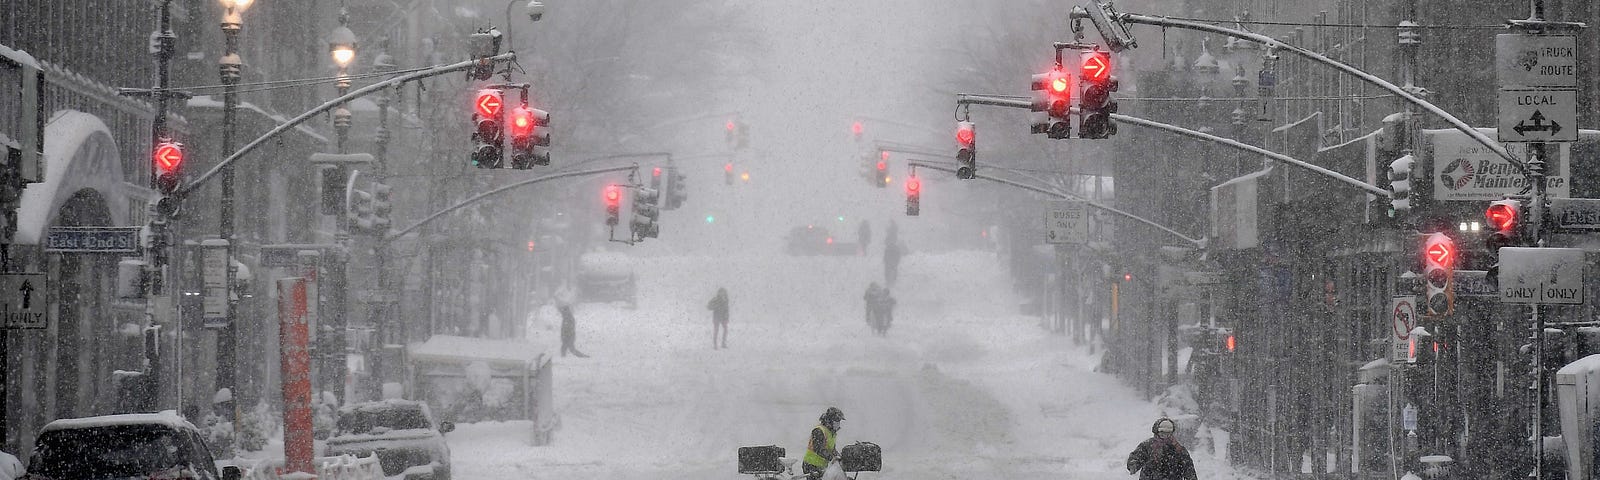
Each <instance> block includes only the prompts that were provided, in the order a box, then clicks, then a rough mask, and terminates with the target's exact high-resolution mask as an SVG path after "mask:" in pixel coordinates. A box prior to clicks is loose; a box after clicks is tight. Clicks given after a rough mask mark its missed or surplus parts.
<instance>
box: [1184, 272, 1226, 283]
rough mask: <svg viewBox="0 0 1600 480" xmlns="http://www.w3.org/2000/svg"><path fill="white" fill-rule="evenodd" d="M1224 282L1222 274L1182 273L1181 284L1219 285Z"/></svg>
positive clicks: (1224, 278)
mask: <svg viewBox="0 0 1600 480" xmlns="http://www.w3.org/2000/svg"><path fill="white" fill-rule="evenodd" d="M1226 281H1227V278H1226V277H1224V276H1223V275H1222V272H1197V271H1189V272H1183V283H1187V284H1189V285H1220V284H1222V283H1224V282H1226Z"/></svg>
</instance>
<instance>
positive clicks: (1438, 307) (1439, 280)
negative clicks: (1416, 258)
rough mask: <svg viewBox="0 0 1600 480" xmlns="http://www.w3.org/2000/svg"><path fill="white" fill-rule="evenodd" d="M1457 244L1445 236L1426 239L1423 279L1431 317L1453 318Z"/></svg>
mask: <svg viewBox="0 0 1600 480" xmlns="http://www.w3.org/2000/svg"><path fill="white" fill-rule="evenodd" d="M1455 266H1456V243H1455V240H1452V239H1450V237H1449V236H1446V235H1445V234H1443V233H1430V234H1428V235H1426V236H1424V237H1423V243H1422V278H1423V284H1424V287H1425V288H1424V290H1425V294H1426V298H1425V300H1426V302H1425V304H1426V306H1427V312H1428V316H1433V317H1438V316H1444V315H1449V314H1450V313H1451V312H1452V311H1453V310H1454V309H1455Z"/></svg>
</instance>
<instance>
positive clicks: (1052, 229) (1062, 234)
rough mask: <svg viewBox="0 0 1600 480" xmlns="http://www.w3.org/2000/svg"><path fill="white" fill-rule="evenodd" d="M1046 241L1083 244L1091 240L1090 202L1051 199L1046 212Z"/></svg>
mask: <svg viewBox="0 0 1600 480" xmlns="http://www.w3.org/2000/svg"><path fill="white" fill-rule="evenodd" d="M1044 225H1045V242H1046V243H1051V244H1071V245H1082V244H1084V243H1088V241H1089V204H1088V202H1084V201H1081V200H1051V201H1050V205H1049V209H1047V210H1045V214H1044Z"/></svg>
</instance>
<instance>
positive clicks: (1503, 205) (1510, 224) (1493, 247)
mask: <svg viewBox="0 0 1600 480" xmlns="http://www.w3.org/2000/svg"><path fill="white" fill-rule="evenodd" d="M1483 218H1484V220H1487V222H1485V223H1488V224H1489V228H1493V229H1494V232H1493V233H1490V234H1489V236H1488V238H1487V239H1485V241H1484V243H1485V245H1486V246H1487V247H1488V248H1489V254H1490V255H1498V254H1499V251H1500V247H1515V246H1518V245H1520V244H1521V243H1520V242H1521V238H1520V233H1521V232H1520V230H1521V227H1522V202H1519V201H1516V200H1496V201H1494V202H1490V203H1489V209H1488V210H1484V212H1483Z"/></svg>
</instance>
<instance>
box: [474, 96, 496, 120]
mask: <svg viewBox="0 0 1600 480" xmlns="http://www.w3.org/2000/svg"><path fill="white" fill-rule="evenodd" d="M473 105H474V106H475V107H477V109H478V115H482V116H485V117H497V116H499V115H500V91H499V90H479V91H478V100H477V101H476V102H473Z"/></svg>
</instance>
